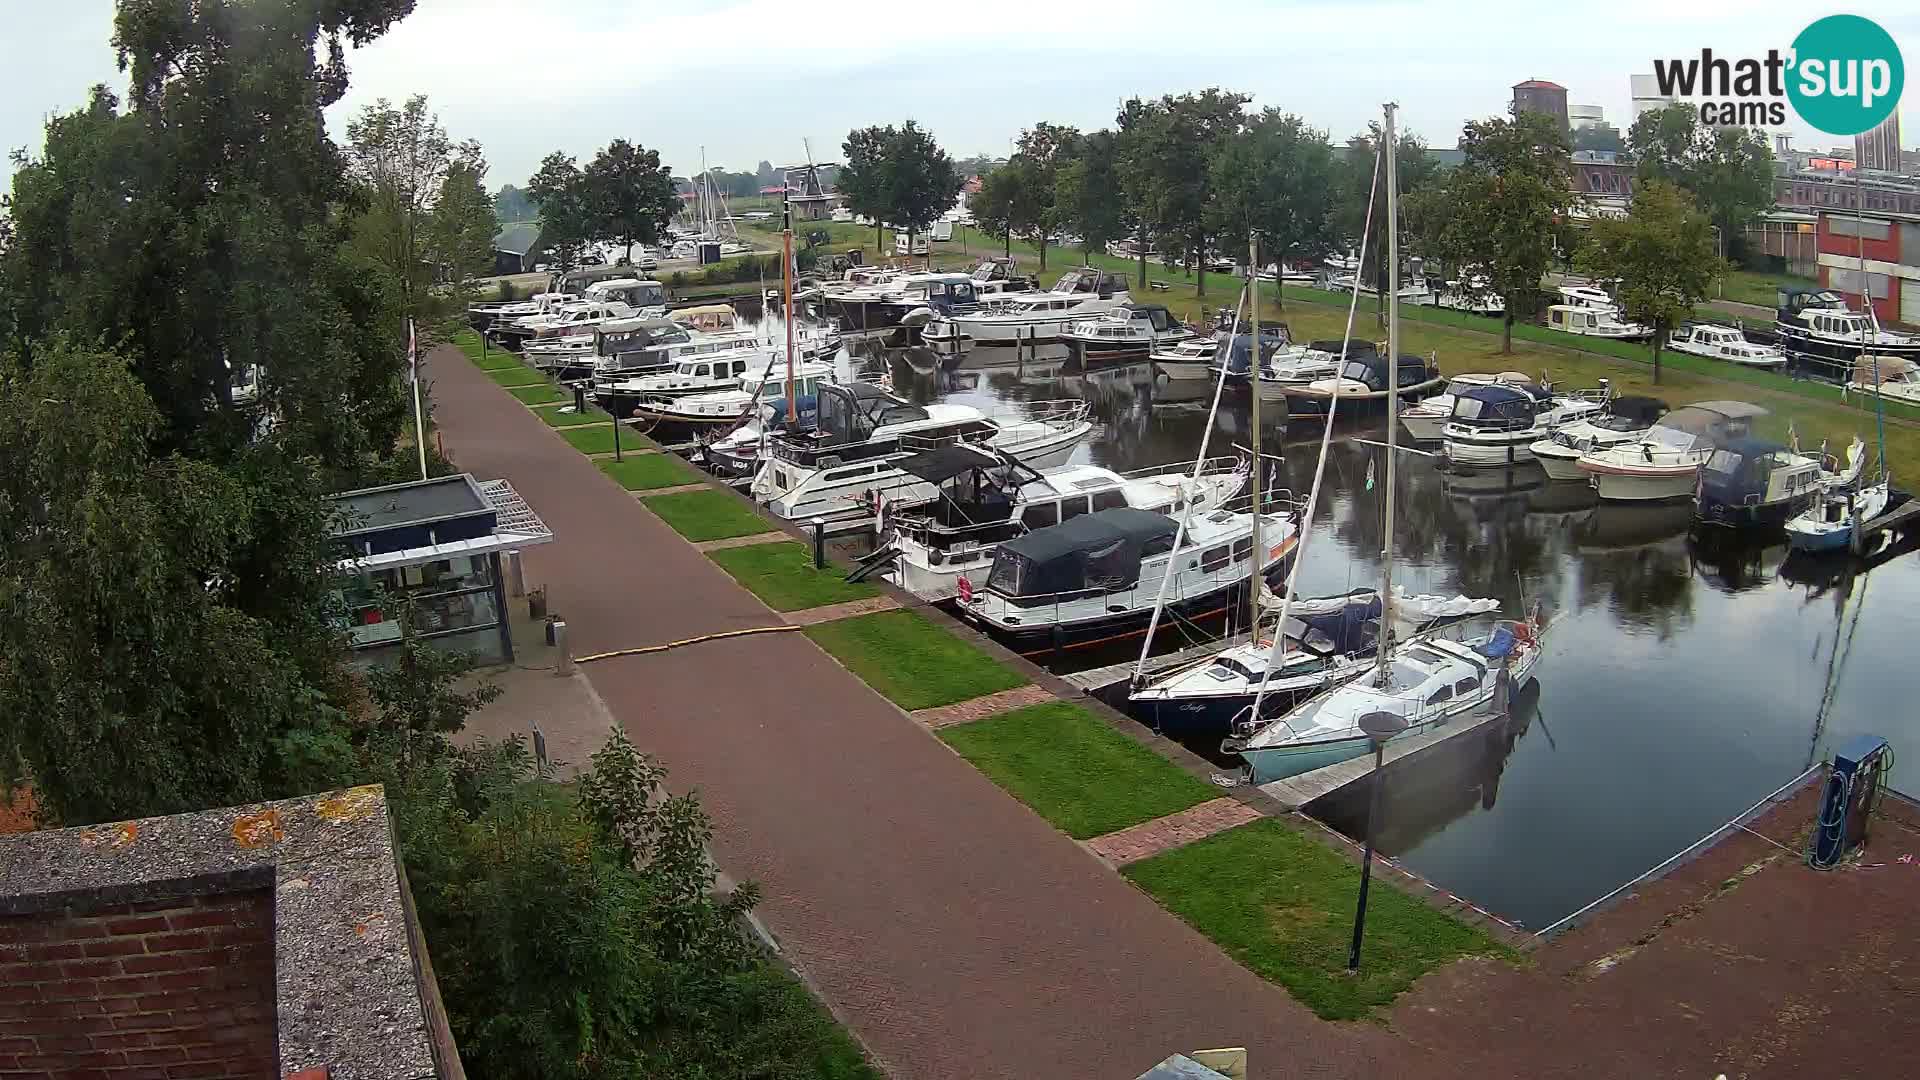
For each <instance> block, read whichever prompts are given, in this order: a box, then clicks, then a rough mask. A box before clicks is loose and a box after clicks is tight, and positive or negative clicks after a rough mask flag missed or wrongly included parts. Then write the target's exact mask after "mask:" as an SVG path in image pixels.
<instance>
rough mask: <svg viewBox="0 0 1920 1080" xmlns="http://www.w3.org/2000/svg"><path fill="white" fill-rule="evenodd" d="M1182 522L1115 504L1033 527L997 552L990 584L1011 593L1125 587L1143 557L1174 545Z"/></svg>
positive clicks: (1137, 574)
mask: <svg viewBox="0 0 1920 1080" xmlns="http://www.w3.org/2000/svg"><path fill="white" fill-rule="evenodd" d="M1178 528H1179V524H1178V523H1177V522H1175V521H1174V520H1173V519H1172V518H1170V517H1168V516H1166V515H1165V514H1156V513H1153V512H1152V511H1148V510H1135V509H1133V508H1132V507H1127V506H1122V507H1115V508H1114V509H1111V510H1101V511H1098V512H1096V513H1092V514H1082V515H1081V516H1079V517H1076V518H1069V519H1067V520H1066V521H1063V522H1061V523H1060V524H1058V525H1049V526H1047V527H1046V528H1044V529H1035V530H1034V531H1032V532H1030V533H1028V534H1026V535H1025V536H1021V537H1016V538H1014V539H1012V540H1009V541H1007V542H1006V543H1004V544H1001V545H1000V547H999V548H998V549H997V550H996V551H995V552H994V556H993V570H992V572H991V573H990V574H989V575H988V578H987V585H988V587H989V588H992V589H995V590H997V591H999V592H1001V593H1003V594H1005V595H1008V596H1047V595H1050V594H1053V593H1070V592H1080V591H1083V590H1087V589H1108V590H1113V589H1124V588H1127V587H1129V586H1131V585H1133V584H1135V583H1136V582H1138V581H1139V580H1140V560H1141V559H1143V558H1145V557H1146V556H1148V555H1152V554H1156V553H1158V552H1162V551H1170V550H1172V548H1173V537H1174V533H1175V532H1176V530H1177V529H1178Z"/></svg>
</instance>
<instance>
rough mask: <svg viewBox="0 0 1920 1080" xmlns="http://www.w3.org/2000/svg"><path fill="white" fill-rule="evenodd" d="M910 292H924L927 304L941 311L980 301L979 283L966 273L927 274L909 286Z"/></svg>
mask: <svg viewBox="0 0 1920 1080" xmlns="http://www.w3.org/2000/svg"><path fill="white" fill-rule="evenodd" d="M908 292H909V293H910V294H924V295H925V296H926V299H927V306H928V307H930V308H933V309H934V310H935V311H939V312H942V313H946V312H951V311H952V310H953V309H954V308H957V307H968V306H971V305H974V304H977V303H979V302H980V293H979V284H978V283H977V282H975V281H974V280H973V278H972V277H970V276H969V275H966V274H929V275H927V277H926V278H925V279H924V280H923V281H920V282H917V283H915V284H914V285H912V286H909V288H908Z"/></svg>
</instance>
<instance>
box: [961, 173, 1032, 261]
mask: <svg viewBox="0 0 1920 1080" xmlns="http://www.w3.org/2000/svg"><path fill="white" fill-rule="evenodd" d="M1025 183H1026V179H1025V177H1023V176H1021V175H1019V170H1017V169H1010V168H1000V169H995V170H994V171H993V172H992V173H990V174H989V175H987V176H984V177H981V179H980V190H979V191H976V192H974V193H973V197H972V198H970V199H968V200H967V209H968V211H970V212H971V213H972V214H973V220H974V222H975V223H976V224H978V225H979V226H980V231H982V232H984V233H986V234H987V235H988V236H998V237H1000V238H1001V240H1003V241H1005V243H1006V253H1007V254H1008V255H1012V254H1013V229H1014V219H1015V217H1016V216H1017V215H1018V213H1019V211H1018V210H1017V209H1016V204H1017V203H1018V201H1019V200H1020V198H1021V197H1022V195H1023V194H1024V190H1025Z"/></svg>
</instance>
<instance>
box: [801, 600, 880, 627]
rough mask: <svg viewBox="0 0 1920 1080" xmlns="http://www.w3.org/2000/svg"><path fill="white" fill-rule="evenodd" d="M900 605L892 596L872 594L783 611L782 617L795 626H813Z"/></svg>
mask: <svg viewBox="0 0 1920 1080" xmlns="http://www.w3.org/2000/svg"><path fill="white" fill-rule="evenodd" d="M899 606H900V602H899V601H898V600H895V599H894V598H893V597H891V596H870V597H867V598H866V599H865V600H848V601H847V602H846V603H844V604H822V605H820V606H819V607H810V608H801V609H800V610H799V611H783V612H781V613H780V618H781V619H782V620H783V621H785V622H788V623H792V624H793V625H794V626H812V625H813V624H815V623H823V622H833V621H834V620H836V619H851V618H853V617H854V616H855V615H871V614H873V613H874V612H876V611H892V610H893V609H894V608H897V607H899Z"/></svg>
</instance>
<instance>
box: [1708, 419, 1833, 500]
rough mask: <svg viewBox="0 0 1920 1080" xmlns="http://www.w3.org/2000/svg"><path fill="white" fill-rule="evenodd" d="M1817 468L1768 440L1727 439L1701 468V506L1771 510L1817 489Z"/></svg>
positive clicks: (1810, 462) (1812, 463)
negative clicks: (1764, 508) (1767, 507)
mask: <svg viewBox="0 0 1920 1080" xmlns="http://www.w3.org/2000/svg"><path fill="white" fill-rule="evenodd" d="M1819 475H1820V464H1819V462H1817V461H1815V460H1814V459H1812V458H1809V457H1803V456H1802V455H1799V454H1796V453H1794V452H1793V451H1791V450H1789V449H1787V448H1786V447H1785V446H1782V445H1781V444H1779V443H1777V442H1773V441H1771V440H1768V439H1756V438H1752V437H1747V438H1739V439H1730V440H1728V441H1727V442H1725V443H1723V444H1722V445H1721V446H1720V447H1719V448H1718V449H1716V450H1714V452H1713V453H1712V454H1710V455H1708V457H1707V460H1706V462H1705V463H1704V464H1702V465H1701V466H1700V506H1701V509H1702V510H1703V511H1706V510H1709V509H1710V508H1711V507H1713V506H1716V505H1718V506H1724V507H1752V506H1772V505H1775V504H1778V503H1784V502H1787V501H1790V500H1793V499H1796V498H1799V497H1800V496H1802V495H1806V494H1811V493H1812V492H1813V490H1814V488H1815V487H1816V486H1817V481H1818V478H1819Z"/></svg>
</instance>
